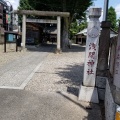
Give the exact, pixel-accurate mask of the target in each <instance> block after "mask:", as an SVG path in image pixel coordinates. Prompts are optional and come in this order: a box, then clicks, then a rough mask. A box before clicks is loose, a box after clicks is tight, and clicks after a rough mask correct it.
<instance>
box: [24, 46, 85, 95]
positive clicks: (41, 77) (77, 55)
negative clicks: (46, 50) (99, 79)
mask: <svg viewBox="0 0 120 120" xmlns="http://www.w3.org/2000/svg"><path fill="white" fill-rule="evenodd" d="M84 51H85V47H80V46H73V47H72V49H68V50H66V51H64V52H63V53H62V54H54V53H50V54H49V55H48V56H47V58H46V59H45V61H44V62H43V63H42V66H41V67H40V68H39V70H38V71H37V72H36V73H35V74H34V76H33V78H32V80H31V81H30V82H29V84H28V85H27V86H26V88H25V89H26V90H30V91H34V92H36V91H37V92H41V91H45V92H48V91H49V92H53V91H65V92H66V91H67V92H70V93H72V94H75V95H77V94H78V88H79V86H80V84H81V83H82V80H83V63H84V56H85V52H84Z"/></svg>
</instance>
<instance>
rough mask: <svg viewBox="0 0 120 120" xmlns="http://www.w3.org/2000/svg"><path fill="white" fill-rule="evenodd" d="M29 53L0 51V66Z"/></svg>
mask: <svg viewBox="0 0 120 120" xmlns="http://www.w3.org/2000/svg"><path fill="white" fill-rule="evenodd" d="M28 54H30V52H19V51H18V52H12V51H11V52H6V53H2V52H0V67H1V66H3V65H5V64H7V63H9V62H11V61H14V60H16V59H19V58H20V57H22V56H26V55H28Z"/></svg>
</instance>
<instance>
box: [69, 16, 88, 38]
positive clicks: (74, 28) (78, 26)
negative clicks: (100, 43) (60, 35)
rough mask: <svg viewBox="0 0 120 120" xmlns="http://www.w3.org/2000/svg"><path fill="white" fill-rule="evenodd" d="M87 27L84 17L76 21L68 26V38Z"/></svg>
mask: <svg viewBox="0 0 120 120" xmlns="http://www.w3.org/2000/svg"><path fill="white" fill-rule="evenodd" d="M86 27H87V19H86V17H85V18H84V19H82V20H76V21H75V22H72V23H71V24H70V38H71V39H72V38H73V37H74V35H75V34H77V33H78V32H79V31H81V30H83V29H85V28H86Z"/></svg>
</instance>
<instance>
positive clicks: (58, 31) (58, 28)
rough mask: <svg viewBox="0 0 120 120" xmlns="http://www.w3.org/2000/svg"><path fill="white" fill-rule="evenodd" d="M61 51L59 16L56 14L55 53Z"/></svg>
mask: <svg viewBox="0 0 120 120" xmlns="http://www.w3.org/2000/svg"><path fill="white" fill-rule="evenodd" d="M60 52H61V17H60V16H57V49H56V53H60Z"/></svg>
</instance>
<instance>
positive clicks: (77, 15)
mask: <svg viewBox="0 0 120 120" xmlns="http://www.w3.org/2000/svg"><path fill="white" fill-rule="evenodd" d="M91 4H92V0H86V1H83V0H20V5H19V9H20V10H21V9H27V10H28V9H29V10H31V9H32V10H41V11H61V12H70V19H69V20H70V21H69V22H70V23H71V22H73V21H75V20H76V19H81V18H82V17H83V16H85V11H86V9H87V8H88V7H89V6H90V5H91Z"/></svg>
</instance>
